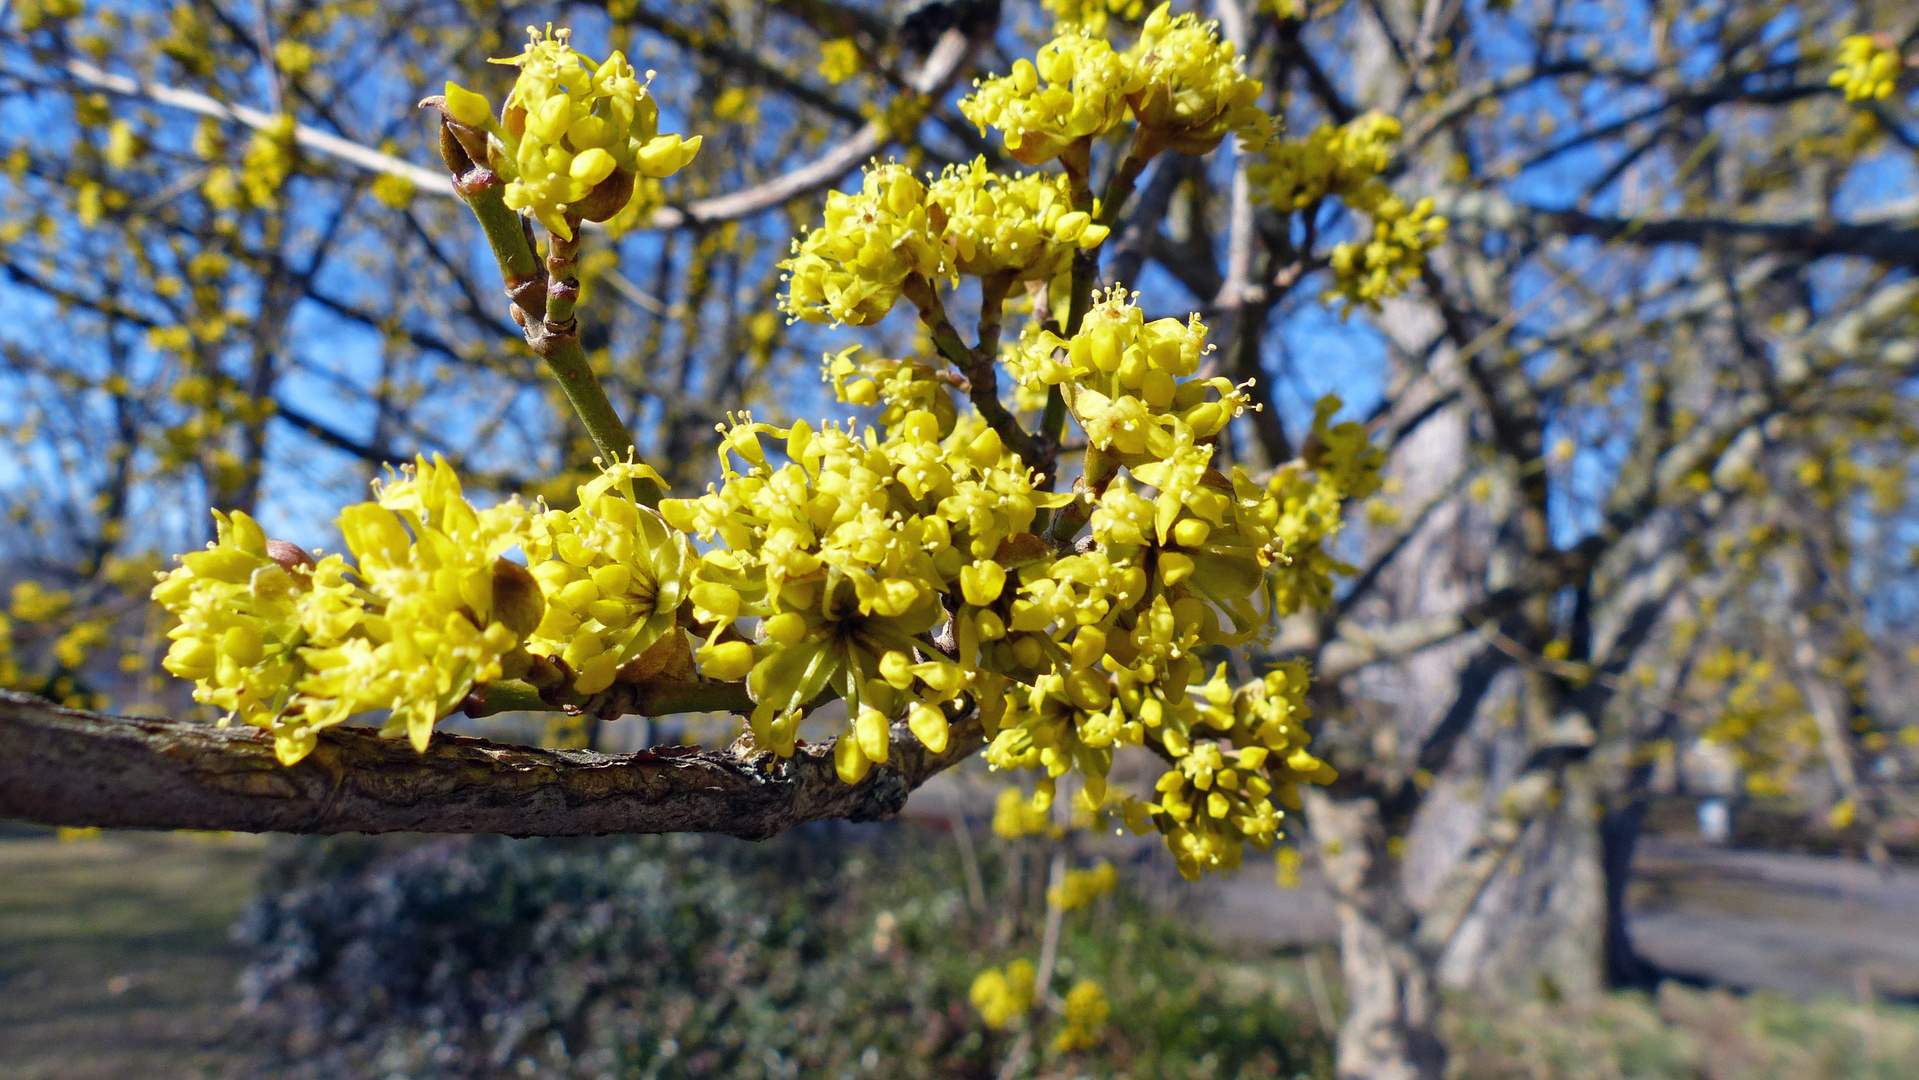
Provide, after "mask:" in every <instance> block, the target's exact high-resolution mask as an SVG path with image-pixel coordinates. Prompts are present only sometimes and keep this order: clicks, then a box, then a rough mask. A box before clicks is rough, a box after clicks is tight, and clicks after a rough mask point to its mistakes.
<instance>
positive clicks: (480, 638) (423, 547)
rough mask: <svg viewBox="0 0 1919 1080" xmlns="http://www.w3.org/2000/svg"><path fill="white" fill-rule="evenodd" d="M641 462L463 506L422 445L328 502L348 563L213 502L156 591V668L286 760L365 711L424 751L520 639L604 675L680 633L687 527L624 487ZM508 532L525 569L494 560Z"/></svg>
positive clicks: (514, 656) (505, 546) (577, 683)
mask: <svg viewBox="0 0 1919 1080" xmlns="http://www.w3.org/2000/svg"><path fill="white" fill-rule="evenodd" d="M640 476H648V477H651V476H653V474H652V472H651V470H648V469H646V468H645V467H643V466H634V465H614V466H611V467H609V468H608V469H607V470H606V472H605V473H604V474H603V475H602V476H600V477H598V478H597V479H595V480H593V481H591V482H590V483H588V484H586V485H585V486H583V487H582V488H581V489H580V491H579V494H580V505H579V507H578V508H576V509H574V510H568V511H553V510H543V511H540V512H537V513H530V512H529V511H528V510H527V509H526V508H525V507H523V506H521V505H520V504H519V503H518V502H514V501H509V502H505V503H502V504H499V505H497V506H492V507H488V508H486V509H475V508H474V507H473V505H472V504H471V503H469V502H467V500H466V499H465V497H464V495H463V494H462V492H461V489H460V483H459V480H458V478H457V477H456V476H455V475H454V472H453V469H452V468H451V467H450V466H448V465H447V464H446V463H445V462H443V461H439V460H438V459H435V460H434V461H432V462H428V461H424V460H422V461H421V462H419V463H418V465H417V468H416V470H414V471H412V472H410V473H408V474H406V475H404V476H402V477H401V478H399V479H396V480H394V481H392V482H389V483H386V484H383V485H381V486H380V487H379V488H378V489H377V490H376V492H375V499H374V501H372V502H365V503H358V504H355V505H353V506H349V507H347V508H346V509H345V510H343V511H342V512H341V514H340V518H339V525H340V532H341V534H342V535H343V536H344V537H345V539H346V546H347V553H346V554H348V555H351V556H352V560H353V561H352V562H351V563H349V562H348V561H347V559H346V557H345V556H344V555H341V554H333V555H328V556H326V557H324V558H322V559H320V560H319V561H318V562H317V563H316V562H315V561H314V560H313V559H312V558H311V557H310V556H308V555H307V554H306V552H304V551H301V550H300V549H299V548H297V547H295V546H293V545H291V544H285V543H282V542H280V541H268V540H267V539H266V537H265V536H264V534H262V533H261V531H260V527H259V525H258V524H257V523H255V522H254V521H253V519H251V518H249V517H247V516H246V515H245V514H240V513H235V514H233V515H232V516H230V517H228V516H224V515H219V514H216V515H215V520H216V523H217V526H218V538H217V539H216V540H215V542H214V543H213V544H211V545H209V546H208V548H207V550H205V551H199V552H194V553H192V554H188V555H184V556H182V557H181V558H180V564H181V565H180V566H179V568H178V569H175V570H173V571H172V572H170V573H168V574H166V575H165V576H164V577H163V578H162V580H161V581H160V583H159V585H158V586H156V587H155V589H154V593H153V595H154V599H155V600H157V601H158V602H159V603H160V604H161V605H162V606H163V607H165V608H166V609H167V610H169V611H171V612H172V613H173V614H174V615H175V616H176V617H177V618H178V619H179V625H178V626H176V627H175V628H174V629H173V630H172V631H171V634H170V636H171V637H172V638H173V646H172V648H171V650H170V651H169V652H168V654H167V657H166V660H165V665H166V668H167V670H169V671H171V672H173V673H174V674H175V675H178V676H180V677H182V678H186V679H191V680H193V681H194V682H195V683H196V684H197V685H196V688H195V691H194V696H195V699H196V700H198V701H200V702H202V703H205V704H208V705H212V706H215V707H216V708H219V709H221V710H222V711H224V712H225V713H226V715H227V716H228V717H229V718H238V719H239V720H241V721H242V722H244V723H248V724H252V725H254V726H256V727H261V728H265V729H267V730H268V731H270V732H271V733H272V734H273V736H274V739H275V745H276V749H277V750H278V753H279V755H280V758H281V760H282V761H285V762H287V763H289V764H291V763H293V762H296V761H298V760H300V759H301V758H302V757H304V756H306V754H308V753H309V752H311V751H312V749H313V746H314V742H315V740H316V738H317V737H318V735H319V732H320V731H321V730H323V729H324V728H327V727H330V726H332V725H334V724H338V723H341V722H342V721H344V720H346V719H347V718H349V717H351V716H354V715H358V714H361V713H366V712H372V711H375V710H381V709H385V710H389V718H388V721H387V725H386V726H387V730H388V731H389V732H390V733H399V732H404V733H406V734H407V735H408V736H409V737H410V738H411V739H412V741H413V744H414V745H415V746H416V747H419V748H422V749H424V747H425V746H426V744H427V741H428V739H430V738H431V736H432V733H433V726H434V724H435V723H436V722H438V721H439V720H440V719H441V718H443V717H445V716H447V715H449V714H450V713H452V712H453V711H454V710H455V709H457V708H458V707H459V705H460V703H461V701H462V700H463V699H464V698H465V697H466V695H467V694H468V692H470V691H471V690H472V689H473V688H474V686H476V685H478V684H482V683H486V682H489V681H492V680H495V679H499V678H502V677H512V676H516V675H518V674H520V673H522V672H524V671H525V669H526V665H527V664H528V663H529V662H530V660H531V657H532V656H534V655H545V656H550V657H552V658H554V660H555V661H556V662H557V663H560V664H562V665H563V669H562V670H568V671H571V672H574V673H575V679H574V683H573V689H574V690H575V691H577V692H580V693H583V694H590V693H593V692H596V691H597V690H599V689H604V688H605V686H607V685H610V684H611V682H612V681H613V678H614V676H615V674H616V672H617V671H618V669H619V668H620V667H621V666H622V665H624V664H626V663H628V662H641V661H642V660H643V656H642V654H644V653H646V652H647V650H648V649H649V648H650V647H651V646H653V645H654V644H655V643H657V642H658V641H660V640H661V639H662V637H663V636H667V635H668V634H669V632H671V634H673V635H678V631H677V630H675V629H674V619H675V617H676V615H677V612H678V611H679V608H680V602H681V598H682V597H683V596H684V593H685V589H686V583H687V574H688V571H689V568H690V562H691V551H690V548H689V547H688V546H687V542H686V539H685V538H684V537H681V536H676V535H672V534H670V533H669V532H668V531H667V529H666V527H665V524H664V523H663V522H662V521H661V520H660V519H659V517H658V516H657V515H655V514H654V513H653V512H652V511H650V510H647V509H645V508H644V507H641V506H639V505H637V503H636V502H635V501H634V498H633V491H632V481H633V480H634V479H635V478H637V477H640ZM514 548H519V549H521V550H523V551H524V552H525V553H526V554H527V556H528V558H529V560H530V561H531V562H532V571H531V573H529V572H528V570H527V569H526V568H524V567H521V566H519V565H518V564H516V563H512V562H509V561H507V560H506V559H504V558H502V556H503V555H505V554H506V553H507V552H508V551H510V550H512V549H514ZM669 640H674V638H669ZM677 640H679V641H680V642H681V643H682V645H683V642H684V639H683V636H682V637H678V638H677ZM682 651H683V650H682Z"/></svg>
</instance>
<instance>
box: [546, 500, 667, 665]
mask: <svg viewBox="0 0 1919 1080" xmlns="http://www.w3.org/2000/svg"><path fill="white" fill-rule="evenodd" d="M640 479H647V480H652V481H654V482H656V483H660V484H662V485H664V483H665V481H664V480H663V479H662V478H661V477H660V475H659V474H658V473H656V472H654V471H653V470H652V469H650V468H647V467H646V466H644V465H638V464H630V463H615V464H613V465H608V466H605V467H604V471H603V472H602V473H601V474H600V475H599V476H598V477H596V478H594V479H593V480H591V481H588V482H587V483H586V484H584V485H582V486H581V487H580V488H579V489H578V494H579V502H578V505H577V506H576V507H575V508H574V509H572V510H548V511H545V512H544V513H540V514H537V515H535V516H534V517H533V520H532V521H531V522H530V523H529V528H528V530H527V539H526V542H525V544H524V548H525V551H526V558H527V563H528V565H530V566H531V567H532V570H533V577H534V579H535V580H537V581H538V583H539V592H538V598H539V599H541V600H543V602H544V608H545V610H544V613H543V615H541V616H539V617H536V618H535V619H534V620H533V621H534V622H536V623H537V624H538V625H537V629H535V630H534V632H533V633H532V634H531V635H530V636H529V638H528V640H527V643H526V650H527V652H529V653H531V654H533V655H535V656H549V657H554V658H557V659H560V660H564V661H565V662H566V664H567V666H568V667H570V668H571V669H572V670H573V671H574V672H576V673H577V674H576V676H575V678H574V681H573V689H574V690H575V691H576V692H577V693H580V694H597V693H599V692H600V691H602V690H604V689H606V688H607V687H609V686H611V685H613V680H614V677H615V675H616V674H617V673H619V671H620V669H621V668H623V667H625V666H626V665H628V664H629V663H631V662H633V661H634V660H636V659H638V658H639V657H641V656H642V655H644V654H645V653H646V652H647V651H648V650H649V649H652V648H653V646H654V645H655V644H656V643H658V642H660V641H662V640H663V639H665V640H667V641H668V643H669V646H671V647H673V648H676V649H678V650H679V651H684V649H685V636H684V635H682V634H681V633H679V631H678V630H677V628H676V626H677V619H678V615H679V610H680V603H681V601H682V600H684V599H685V598H686V591H687V585H688V578H689V576H690V575H691V573H692V567H693V549H692V546H691V545H690V544H688V543H687V540H686V537H685V536H684V535H681V534H679V533H676V532H673V531H671V530H670V529H668V528H667V525H666V522H665V521H663V520H661V518H660V516H659V514H657V513H655V512H654V511H652V510H650V509H648V508H646V507H644V506H641V505H640V504H639V502H638V500H637V499H636V498H635V497H634V491H633V482H634V481H635V480H640ZM662 659H664V657H663V658H662ZM634 674H636V675H640V674H650V672H636V673H634Z"/></svg>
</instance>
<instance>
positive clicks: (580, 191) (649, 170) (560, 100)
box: [446, 27, 702, 240]
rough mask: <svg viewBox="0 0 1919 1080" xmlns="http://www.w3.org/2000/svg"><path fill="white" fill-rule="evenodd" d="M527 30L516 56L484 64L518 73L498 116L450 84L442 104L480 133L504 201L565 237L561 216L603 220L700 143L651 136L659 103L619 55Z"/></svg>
mask: <svg viewBox="0 0 1919 1080" xmlns="http://www.w3.org/2000/svg"><path fill="white" fill-rule="evenodd" d="M550 29H551V28H549V31H550ZM527 33H528V35H529V38H530V40H529V41H528V43H527V46H526V48H525V50H523V51H522V52H521V53H520V55H518V56H515V57H511V58H508V59H504V60H495V61H494V63H496V64H511V65H513V66H515V67H518V68H519V69H520V76H519V78H518V79H516V80H515V81H514V83H513V90H512V93H511V94H509V95H508V96H507V99H506V110H505V113H504V115H503V116H502V117H500V118H499V119H497V120H496V119H495V118H494V116H493V109H492V106H491V105H490V104H489V103H488V102H487V100H486V98H485V97H483V96H481V95H480V94H477V93H474V92H473V91H471V90H468V89H465V88H464V87H461V86H457V85H455V84H453V83H447V85H446V107H447V111H448V112H449V113H450V114H451V115H452V116H453V118H454V119H455V120H457V121H459V122H460V123H462V124H465V125H466V126H468V127H472V128H480V129H483V130H485V131H486V132H487V135H488V139H487V151H488V152H487V165H488V167H490V168H492V169H493V170H494V171H495V172H496V173H498V174H500V176H501V177H502V178H503V179H505V180H506V181H507V185H506V204H507V205H508V206H510V207H512V208H513V209H515V210H518V211H521V212H522V213H525V214H529V215H531V216H533V217H534V218H536V219H538V220H539V221H540V223H541V224H543V225H545V226H546V227H547V229H548V230H549V231H551V232H552V233H553V234H554V235H555V236H558V237H560V238H561V239H563V240H571V239H573V226H572V225H571V224H570V223H569V222H568V220H567V219H568V218H569V217H576V218H583V219H585V220H587V221H605V220H607V219H608V218H611V217H612V216H614V215H615V214H617V213H619V212H620V211H621V210H623V209H625V207H626V204H627V203H628V202H629V201H630V200H631V199H632V196H633V187H634V182H635V179H636V178H638V177H651V178H653V179H663V178H665V177H668V176H671V175H673V174H674V173H676V172H679V171H680V170H681V169H683V168H685V167H686V166H687V164H688V163H689V162H691V161H692V160H693V157H694V155H696V154H698V153H699V150H700V141H701V138H702V137H701V136H697V135H696V136H694V137H693V138H691V139H681V137H680V136H678V135H672V134H667V135H662V134H660V132H659V119H660V109H659V105H658V103H657V102H655V101H654V100H653V96H652V95H651V94H650V93H648V92H647V88H646V84H645V83H644V82H642V81H640V79H639V77H638V76H637V75H636V73H635V72H634V70H633V65H632V64H630V63H628V62H627V60H626V57H625V55H624V54H622V53H618V52H615V53H614V54H612V55H611V56H609V57H607V58H606V61H605V62H604V63H595V62H594V61H593V59H592V58H591V57H588V56H585V55H582V54H580V53H578V52H575V51H574V50H573V47H572V45H571V44H570V43H569V42H568V40H567V38H568V32H567V31H565V30H560V31H558V32H550V33H546V34H542V33H541V32H540V31H539V30H538V29H537V28H535V27H528V28H527ZM647 77H648V78H649V79H650V78H651V77H652V74H651V73H650V72H649V73H648V75H647Z"/></svg>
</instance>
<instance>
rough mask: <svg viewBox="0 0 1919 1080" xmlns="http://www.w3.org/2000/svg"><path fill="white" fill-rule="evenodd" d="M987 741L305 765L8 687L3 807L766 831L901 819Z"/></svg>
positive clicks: (252, 746) (230, 819) (492, 828)
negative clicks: (882, 753)
mask: <svg viewBox="0 0 1919 1080" xmlns="http://www.w3.org/2000/svg"><path fill="white" fill-rule="evenodd" d="M979 747H980V732H979V726H978V723H977V721H975V720H972V719H970V718H969V719H968V720H966V721H962V722H960V723H956V724H954V726H953V733H952V739H951V742H950V743H949V745H948V746H947V748H946V751H945V752H944V753H940V754H935V753H932V752H930V751H928V750H927V749H926V748H925V747H924V746H923V745H921V744H920V742H919V741H918V740H917V739H915V738H913V736H912V735H911V734H910V733H909V732H907V731H906V729H905V725H904V724H901V725H897V726H896V727H895V729H894V733H893V744H892V749H891V752H890V758H889V762H888V764H886V765H883V766H877V767H875V768H874V769H873V772H872V774H871V775H869V776H868V777H867V778H866V779H865V780H864V781H862V782H860V783H859V784H857V785H853V786H850V787H849V786H848V785H846V784H844V783H842V782H841V781H840V779H839V777H838V775H837V774H836V773H835V772H834V770H833V760H832V744H831V743H819V744H808V745H802V746H801V747H800V748H799V750H798V752H797V753H795V754H794V756H793V757H792V758H789V759H787V760H785V761H781V760H779V759H777V758H775V757H773V756H772V755H771V754H768V753H759V752H754V751H753V750H751V749H750V748H748V747H745V746H742V745H740V744H735V745H734V746H732V747H729V748H727V749H725V750H702V749H698V748H693V747H661V748H658V749H655V750H647V751H641V752H639V753H633V754H599V753H593V752H591V751H574V750H543V749H537V748H533V747H525V746H506V745H502V744H499V743H493V742H489V741H487V740H485V739H474V738H466V737H463V736H457V735H446V734H440V735H435V736H434V737H433V742H432V743H431V745H429V746H428V747H427V750H426V752H425V753H424V754H420V753H415V752H414V751H413V749H412V747H411V746H409V745H408V744H407V743H406V742H405V741H404V740H394V739H385V738H381V737H380V736H379V735H378V734H377V733H375V732H373V731H371V730H368V729H365V728H352V727H341V728H334V729H331V730H329V731H327V732H325V733H323V734H322V735H321V736H320V743H319V746H318V747H317V748H316V749H315V750H314V751H313V753H312V754H310V755H308V756H307V758H306V759H305V760H303V761H301V762H300V763H299V764H297V765H294V766H292V767H290V768H289V767H286V766H282V765H281V764H280V763H279V761H278V760H277V759H276V758H275V757H274V754H273V743H272V740H271V739H269V738H268V737H267V736H265V735H264V734H263V733H261V732H259V731H256V730H254V729H252V728H240V727H232V728H217V727H213V726H211V725H207V724H197V723H190V722H185V721H179V720H166V719H143V718H135V717H125V716H108V715H104V714H100V713H90V712H82V711H79V710H75V709H64V708H60V707H58V706H54V705H50V704H48V703H47V702H45V701H42V700H41V699H39V698H34V697H30V696H27V695H23V694H14V693H0V818H16V819H20V820H24V821H31V822H36V823H39V824H44V825H75V826H86V825H97V826H106V827H113V828H147V829H217V830H228V831H234V832H288V833H345V832H359V833H383V832H399V831H404V832H430V833H500V834H505V835H509V836H587V835H601V834H607V833H666V832H715V833H726V834H729V835H732V836H740V837H746V838H749V839H763V838H765V837H768V836H772V835H773V834H774V833H777V832H780V831H781V830H784V829H789V828H792V827H794V826H796V825H803V824H805V823H807V822H810V821H820V820H825V819H828V818H844V819H847V820H851V821H876V820H882V819H885V818H889V817H892V816H893V815H894V814H897V813H898V812H899V810H900V808H901V807H902V806H904V805H905V803H906V798H907V796H908V795H909V794H911V793H912V792H913V790H914V789H916V788H917V787H919V786H920V785H921V784H922V783H924V782H925V781H926V780H927V778H928V777H930V776H932V775H933V774H935V773H938V772H940V771H942V770H944V769H947V768H950V767H951V766H953V765H955V764H958V763H959V762H960V761H962V760H964V759H965V758H966V757H967V756H969V755H970V754H972V753H974V752H975V751H977V750H978V749H979Z"/></svg>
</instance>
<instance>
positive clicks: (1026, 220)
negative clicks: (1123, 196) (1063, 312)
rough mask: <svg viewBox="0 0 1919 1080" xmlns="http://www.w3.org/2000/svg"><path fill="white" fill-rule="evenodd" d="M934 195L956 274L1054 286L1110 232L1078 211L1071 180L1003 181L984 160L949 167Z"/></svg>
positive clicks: (1035, 176)
mask: <svg viewBox="0 0 1919 1080" xmlns="http://www.w3.org/2000/svg"><path fill="white" fill-rule="evenodd" d="M927 194H928V198H929V199H930V200H931V202H932V204H933V205H934V206H935V207H936V208H937V211H936V213H935V219H936V220H937V219H939V218H941V217H943V218H944V219H945V237H944V239H945V242H946V245H947V247H949V248H950V249H951V250H952V260H953V261H952V265H953V268H954V269H956V270H958V271H960V272H961V273H965V274H973V275H976V276H978V277H986V276H989V275H992V274H1005V273H1010V274H1012V275H1013V277H1014V280H1016V281H1050V280H1052V279H1053V278H1054V277H1057V276H1058V275H1059V274H1060V273H1061V272H1063V271H1065V270H1066V269H1068V267H1069V266H1070V265H1071V263H1072V258H1073V252H1074V251H1076V250H1079V249H1082V248H1084V249H1091V248H1096V247H1098V246H1099V245H1100V244H1102V243H1104V242H1105V241H1106V235H1107V233H1108V231H1109V230H1108V229H1107V227H1106V226H1104V225H1101V224H1098V223H1097V222H1095V221H1094V220H1093V215H1092V214H1089V213H1087V212H1086V211H1084V210H1075V209H1073V193H1072V189H1071V188H1070V187H1069V186H1068V184H1067V181H1066V177H1065V176H1064V175H1061V174H1057V173H1055V174H1051V175H1044V174H1039V173H1028V174H1026V175H1023V176H1018V177H1012V178H1006V177H1001V176H1000V175H999V174H998V173H996V172H994V171H993V170H991V169H989V168H987V167H986V159H985V158H983V157H981V158H975V159H974V160H973V162H972V164H970V165H958V166H953V165H949V166H947V168H946V171H944V172H943V173H941V174H940V177H939V179H938V180H935V181H934V182H933V184H932V187H931V189H930V190H929V191H928V193H927ZM1095 210H1097V207H1095Z"/></svg>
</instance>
